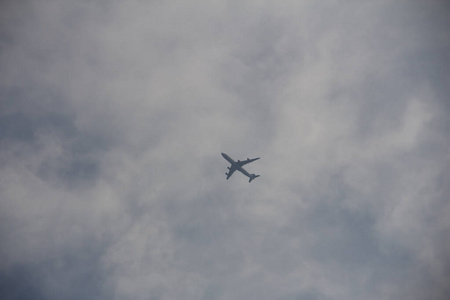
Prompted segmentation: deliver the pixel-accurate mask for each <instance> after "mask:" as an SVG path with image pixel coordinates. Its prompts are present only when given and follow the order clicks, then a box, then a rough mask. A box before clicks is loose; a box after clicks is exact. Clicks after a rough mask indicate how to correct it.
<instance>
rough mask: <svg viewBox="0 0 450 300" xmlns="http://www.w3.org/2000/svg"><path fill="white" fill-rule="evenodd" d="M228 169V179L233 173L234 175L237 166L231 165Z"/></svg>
mask: <svg viewBox="0 0 450 300" xmlns="http://www.w3.org/2000/svg"><path fill="white" fill-rule="evenodd" d="M228 170H229V171H228V173H225V175H227V180H228V178H230V177H231V175H233V173H234V171H236V168H235V167H234V166H231V167H229V168H228Z"/></svg>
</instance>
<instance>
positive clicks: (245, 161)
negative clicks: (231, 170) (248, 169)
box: [236, 157, 259, 167]
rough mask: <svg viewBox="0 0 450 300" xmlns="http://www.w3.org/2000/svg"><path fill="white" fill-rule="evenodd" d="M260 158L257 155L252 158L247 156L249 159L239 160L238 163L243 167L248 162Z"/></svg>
mask: <svg viewBox="0 0 450 300" xmlns="http://www.w3.org/2000/svg"><path fill="white" fill-rule="evenodd" d="M258 159H259V157H257V158H252V159H250V158H247V159H246V160H244V161H240V160H238V161H237V162H236V163H237V164H238V165H240V166H241V167H242V166H245V165H246V164H249V163H251V162H254V161H255V160H258Z"/></svg>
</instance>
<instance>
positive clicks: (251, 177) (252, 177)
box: [248, 174, 259, 183]
mask: <svg viewBox="0 0 450 300" xmlns="http://www.w3.org/2000/svg"><path fill="white" fill-rule="evenodd" d="M256 177H259V175H255V174H251V175H250V179H249V180H248V182H249V183H250V182H252V180H253V179H255V178H256Z"/></svg>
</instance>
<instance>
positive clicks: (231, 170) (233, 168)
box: [222, 153, 259, 182]
mask: <svg viewBox="0 0 450 300" xmlns="http://www.w3.org/2000/svg"><path fill="white" fill-rule="evenodd" d="M222 156H223V158H225V159H226V160H227V161H228V162H229V163H230V164H231V168H230V167H228V170H229V171H228V173H225V175H227V180H228V178H230V177H231V175H233V173H234V171H236V170H238V171H239V172H241V173H242V174H244V175H245V176H247V177H248V178H250V179H249V180H248V182H252V180H253V179H255V178H256V177H259V175H255V174H250V173H248V172H247V171H246V170H245V169H244V168H243V167H242V166H243V165H246V164H249V163H251V162H254V161H255V160H258V159H259V157H257V158H253V159H250V158H247V160H244V161H240V160H238V161H234V160H233V159H232V158H231V157H229V156H228V155H226V154H225V153H222Z"/></svg>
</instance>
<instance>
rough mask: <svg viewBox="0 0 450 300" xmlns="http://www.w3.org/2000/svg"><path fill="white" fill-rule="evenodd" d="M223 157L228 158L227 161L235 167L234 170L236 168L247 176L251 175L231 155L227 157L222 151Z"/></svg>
mask: <svg viewBox="0 0 450 300" xmlns="http://www.w3.org/2000/svg"><path fill="white" fill-rule="evenodd" d="M222 156H223V158H225V159H226V160H228V162H229V163H230V164H231V165H232V166H233V167H235V168H236V170H238V171H239V172H241V173H242V174H244V175H245V176H247V177H251V176H250V173H248V172H247V171H246V170H245V169H244V168H243V167H241V166H240V165H239V164H237V163H236V162H235V161H234V160H233V159H232V158H231V157H229V156H228V155H226V154H225V153H222Z"/></svg>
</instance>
